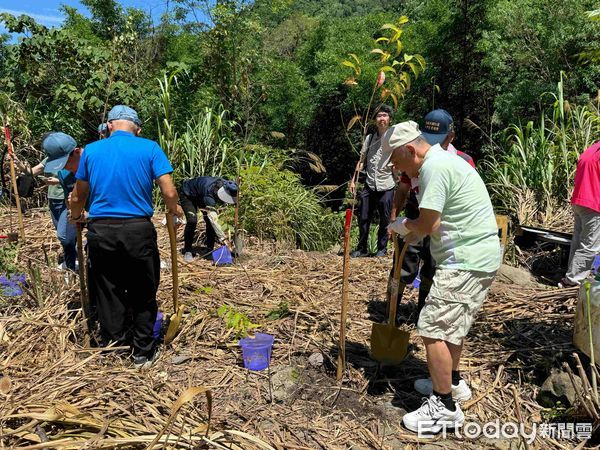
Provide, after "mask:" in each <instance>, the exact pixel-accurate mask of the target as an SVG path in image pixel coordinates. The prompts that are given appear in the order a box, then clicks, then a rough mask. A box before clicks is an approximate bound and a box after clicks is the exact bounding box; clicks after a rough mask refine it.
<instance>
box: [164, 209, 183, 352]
mask: <svg viewBox="0 0 600 450" xmlns="http://www.w3.org/2000/svg"><path fill="white" fill-rule="evenodd" d="M167 228H168V230H169V242H170V244H171V275H172V276H173V311H174V312H173V314H172V315H171V317H170V320H169V326H168V328H167V333H166V334H165V339H164V342H165V344H168V343H170V342H171V341H172V340H173V339H175V336H176V335H177V332H178V331H179V324H180V323H181V316H183V305H180V304H179V272H178V270H177V236H176V234H175V221H174V220H173V214H171V213H167Z"/></svg>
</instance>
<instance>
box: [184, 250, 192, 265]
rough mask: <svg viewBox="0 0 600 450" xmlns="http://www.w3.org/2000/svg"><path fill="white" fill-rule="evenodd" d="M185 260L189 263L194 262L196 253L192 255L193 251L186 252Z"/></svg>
mask: <svg viewBox="0 0 600 450" xmlns="http://www.w3.org/2000/svg"><path fill="white" fill-rule="evenodd" d="M183 260H184V261H185V262H188V263H189V262H192V261H193V260H194V255H192V252H185V254H184V255H183Z"/></svg>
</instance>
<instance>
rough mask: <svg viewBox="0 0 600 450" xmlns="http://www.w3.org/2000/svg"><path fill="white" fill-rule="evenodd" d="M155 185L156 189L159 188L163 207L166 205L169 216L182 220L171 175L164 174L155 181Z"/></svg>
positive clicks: (181, 211)
mask: <svg viewBox="0 0 600 450" xmlns="http://www.w3.org/2000/svg"><path fill="white" fill-rule="evenodd" d="M156 184H158V187H159V188H160V192H161V193H162V196H163V200H164V201H165V205H167V210H168V211H169V212H170V213H171V214H174V215H176V216H177V217H179V218H180V219H182V218H183V210H182V209H181V206H179V203H178V202H179V195H178V194H177V189H175V185H174V184H173V180H172V178H171V175H170V174H168V173H166V174H164V175H162V176H160V177H158V178H157V179H156Z"/></svg>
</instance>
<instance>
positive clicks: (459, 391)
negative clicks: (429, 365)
mask: <svg viewBox="0 0 600 450" xmlns="http://www.w3.org/2000/svg"><path fill="white" fill-rule="evenodd" d="M415 391H417V392H418V393H419V394H423V395H431V394H432V393H433V383H432V382H431V378H421V379H420V380H416V381H415ZM472 396H473V393H472V392H471V388H469V386H468V385H467V383H466V382H465V380H460V381H459V382H458V384H457V385H454V384H453V385H452V400H454V401H457V402H466V401H467V400H469V399H470V398H471V397H472Z"/></svg>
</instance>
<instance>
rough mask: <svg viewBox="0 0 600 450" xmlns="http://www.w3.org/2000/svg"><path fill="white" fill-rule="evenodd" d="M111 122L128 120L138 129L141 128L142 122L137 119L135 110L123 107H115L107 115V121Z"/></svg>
mask: <svg viewBox="0 0 600 450" xmlns="http://www.w3.org/2000/svg"><path fill="white" fill-rule="evenodd" d="M111 120H129V121H130V122H133V123H135V124H136V125H137V126H138V127H141V126H142V121H141V120H140V118H139V117H138V113H137V112H136V111H135V109H133V108H130V107H129V106H125V105H117V106H115V107H114V108H113V109H111V110H110V112H109V113H108V121H109V122H110V121H111Z"/></svg>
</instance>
